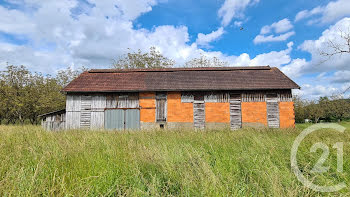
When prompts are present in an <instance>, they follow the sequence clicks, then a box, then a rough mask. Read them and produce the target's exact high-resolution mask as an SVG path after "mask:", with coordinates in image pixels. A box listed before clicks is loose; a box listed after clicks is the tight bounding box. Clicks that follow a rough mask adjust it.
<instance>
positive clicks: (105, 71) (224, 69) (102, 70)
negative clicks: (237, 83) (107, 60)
mask: <svg viewBox="0 0 350 197" xmlns="http://www.w3.org/2000/svg"><path fill="white" fill-rule="evenodd" d="M270 69H271V67H270V66H241V67H233V66H232V67H198V68H184V67H183V68H151V69H149V68H144V69H91V70H89V71H88V72H89V73H127V72H177V71H232V70H270Z"/></svg>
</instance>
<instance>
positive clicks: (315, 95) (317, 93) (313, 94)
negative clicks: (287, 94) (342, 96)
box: [293, 83, 341, 100]
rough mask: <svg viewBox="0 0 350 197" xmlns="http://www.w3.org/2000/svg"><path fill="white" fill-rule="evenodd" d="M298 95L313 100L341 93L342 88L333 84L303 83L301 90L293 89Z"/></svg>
mask: <svg viewBox="0 0 350 197" xmlns="http://www.w3.org/2000/svg"><path fill="white" fill-rule="evenodd" d="M293 93H295V94H296V95H299V96H301V97H304V98H308V99H311V100H314V99H319V98H320V97H321V96H332V95H335V94H339V93H341V88H339V87H338V88H337V87H334V86H332V85H312V84H308V83H306V84H302V85H301V89H300V90H295V91H293Z"/></svg>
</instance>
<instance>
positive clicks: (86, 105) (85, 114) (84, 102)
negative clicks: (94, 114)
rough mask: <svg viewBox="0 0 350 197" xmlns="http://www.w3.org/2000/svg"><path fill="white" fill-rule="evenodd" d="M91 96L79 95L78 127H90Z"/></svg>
mask: <svg viewBox="0 0 350 197" xmlns="http://www.w3.org/2000/svg"><path fill="white" fill-rule="evenodd" d="M91 102H92V101H91V96H81V107H80V109H81V112H80V128H90V125H91Z"/></svg>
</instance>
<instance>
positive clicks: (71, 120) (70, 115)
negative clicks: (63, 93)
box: [66, 95, 81, 129]
mask: <svg viewBox="0 0 350 197" xmlns="http://www.w3.org/2000/svg"><path fill="white" fill-rule="evenodd" d="M80 110H81V95H67V99H66V129H79V128H80Z"/></svg>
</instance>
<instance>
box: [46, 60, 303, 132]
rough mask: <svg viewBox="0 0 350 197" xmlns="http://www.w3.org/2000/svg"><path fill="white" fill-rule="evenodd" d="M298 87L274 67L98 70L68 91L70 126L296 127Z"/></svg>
mask: <svg viewBox="0 0 350 197" xmlns="http://www.w3.org/2000/svg"><path fill="white" fill-rule="evenodd" d="M298 88H300V87H299V86H298V85H297V84H296V83H295V82H293V81H292V80H291V79H289V78H288V77H287V76H286V75H284V74H283V73H282V72H281V71H280V70H279V69H278V68H275V67H270V66H257V67H253V66H250V67H223V68H166V69H130V70H117V69H94V70H90V71H86V72H84V73H82V74H81V75H80V76H79V77H78V78H76V79H75V80H73V81H72V82H71V83H70V84H69V85H68V86H67V87H65V88H64V89H63V91H64V92H65V93H66V94H67V102H66V112H65V128H66V129H80V128H84V129H86V128H88V129H90V128H91V129H151V128H200V129H203V128H223V127H227V128H228V127H230V128H231V129H237V128H241V127H246V126H253V127H270V128H288V127H294V105H293V102H292V92H291V90H292V89H298ZM44 122H45V121H44ZM43 124H45V123H43Z"/></svg>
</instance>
